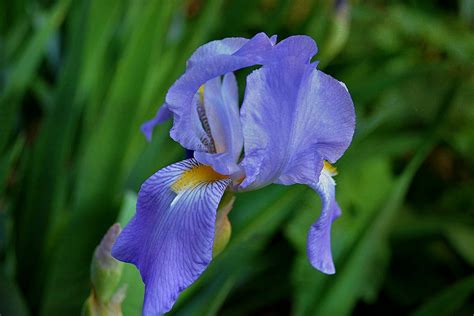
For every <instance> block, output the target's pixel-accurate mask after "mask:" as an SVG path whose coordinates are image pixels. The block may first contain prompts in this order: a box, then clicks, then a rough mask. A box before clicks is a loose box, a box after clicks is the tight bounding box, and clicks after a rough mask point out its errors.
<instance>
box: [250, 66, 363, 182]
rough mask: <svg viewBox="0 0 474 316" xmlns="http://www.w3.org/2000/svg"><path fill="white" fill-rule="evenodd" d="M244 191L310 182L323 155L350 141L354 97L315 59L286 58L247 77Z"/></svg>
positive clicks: (332, 156) (334, 155)
mask: <svg viewBox="0 0 474 316" xmlns="http://www.w3.org/2000/svg"><path fill="white" fill-rule="evenodd" d="M241 121H242V129H243V134H244V149H245V157H244V159H243V161H242V166H243V168H244V169H245V173H246V176H247V177H246V179H245V180H244V181H243V182H242V184H241V188H242V189H244V190H249V189H256V188H260V187H263V186H265V185H268V184H270V183H280V184H286V185H289V184H294V183H301V184H308V185H310V184H312V183H314V182H315V180H316V179H318V178H319V175H320V172H321V169H322V167H323V160H329V161H331V162H334V161H336V160H337V159H338V158H339V157H340V156H341V155H342V154H343V153H344V151H345V150H346V149H347V147H348V146H349V144H350V142H351V139H352V135H353V133H354V126H355V115H354V106H353V103H352V100H351V97H350V95H349V93H348V92H347V90H346V89H345V87H344V86H343V85H342V84H341V83H340V82H339V81H337V80H335V79H334V78H332V77H330V76H328V75H326V74H324V73H323V72H321V71H319V70H317V69H316V68H315V65H314V64H302V63H298V62H294V61H293V62H292V61H286V62H281V63H280V64H279V65H272V66H265V67H262V68H261V69H259V70H256V71H254V72H253V73H252V74H250V75H249V76H248V77H247V87H246V94H245V99H244V102H243V105H242V108H241Z"/></svg>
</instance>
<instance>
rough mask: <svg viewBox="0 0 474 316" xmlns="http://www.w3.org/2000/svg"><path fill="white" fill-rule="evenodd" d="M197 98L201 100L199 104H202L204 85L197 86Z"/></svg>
mask: <svg viewBox="0 0 474 316" xmlns="http://www.w3.org/2000/svg"><path fill="white" fill-rule="evenodd" d="M199 99H200V100H201V104H204V85H201V86H200V87H199Z"/></svg>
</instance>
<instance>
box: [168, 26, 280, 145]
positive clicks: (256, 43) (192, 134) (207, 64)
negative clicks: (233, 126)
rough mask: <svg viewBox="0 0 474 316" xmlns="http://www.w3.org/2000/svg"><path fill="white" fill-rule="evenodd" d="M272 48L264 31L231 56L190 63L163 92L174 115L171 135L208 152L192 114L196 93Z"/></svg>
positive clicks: (203, 132)
mask: <svg viewBox="0 0 474 316" xmlns="http://www.w3.org/2000/svg"><path fill="white" fill-rule="evenodd" d="M272 47H273V46H272V43H271V41H270V39H269V38H268V37H267V36H266V35H265V34H264V33H259V34H257V35H255V36H254V37H253V38H252V39H250V40H248V41H247V42H246V43H245V44H244V45H243V46H242V47H241V48H240V49H239V50H237V51H236V52H234V53H233V54H232V55H227V54H217V55H210V56H208V57H203V58H200V59H198V60H199V62H195V63H192V67H190V68H188V69H187V70H186V72H185V73H184V75H182V76H181V78H179V79H178V80H177V81H176V82H175V83H174V84H173V86H172V87H171V88H170V89H169V91H168V94H167V95H166V103H167V104H168V106H169V109H170V110H171V111H172V112H173V114H174V123H173V128H172V129H171V131H170V135H171V138H173V139H174V140H176V141H177V142H179V143H180V144H181V145H182V146H183V147H185V148H187V149H191V150H196V151H202V152H207V151H208V148H207V146H206V144H203V141H202V140H203V139H206V137H207V135H206V131H205V130H204V129H203V128H195V127H196V126H197V124H196V123H195V122H194V121H193V117H192V115H193V112H195V111H196V110H195V108H194V107H193V105H194V102H193V100H194V98H195V95H196V92H197V91H198V89H199V88H200V87H201V85H203V84H205V83H206V82H208V81H209V80H211V79H214V78H216V77H219V76H222V75H224V74H226V73H229V72H233V71H235V70H238V69H241V68H244V67H249V66H252V65H255V64H258V63H259V62H262V61H263V57H261V56H259V55H260V54H262V53H263V52H265V53H267V52H270V51H271V50H272Z"/></svg>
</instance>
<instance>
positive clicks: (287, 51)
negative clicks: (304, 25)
mask: <svg viewBox="0 0 474 316" xmlns="http://www.w3.org/2000/svg"><path fill="white" fill-rule="evenodd" d="M317 52H318V47H317V45H316V42H315V41H314V40H313V39H312V38H311V37H309V36H306V35H295V36H290V37H288V38H286V39H284V40H283V41H281V42H279V43H278V44H277V45H276V46H275V49H274V51H273V52H272V54H271V56H270V58H269V59H270V60H272V61H273V62H277V63H278V62H281V61H282V60H285V59H286V60H288V59H294V60H297V61H300V62H303V63H309V62H310V60H311V58H312V57H313V56H314V55H316V53H317Z"/></svg>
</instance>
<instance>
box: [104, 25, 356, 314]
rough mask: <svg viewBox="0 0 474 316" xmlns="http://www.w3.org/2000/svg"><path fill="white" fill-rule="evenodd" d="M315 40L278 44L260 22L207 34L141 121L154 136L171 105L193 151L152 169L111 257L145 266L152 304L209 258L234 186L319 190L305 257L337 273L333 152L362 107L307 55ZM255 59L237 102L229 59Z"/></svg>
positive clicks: (340, 149)
mask: <svg viewBox="0 0 474 316" xmlns="http://www.w3.org/2000/svg"><path fill="white" fill-rule="evenodd" d="M316 52H317V48H316V44H315V42H314V41H313V40H312V39H311V38H309V37H307V36H292V37H289V38H287V39H285V40H283V41H281V42H280V43H278V44H276V37H272V38H268V37H267V35H265V34H264V33H260V34H257V35H256V36H254V37H253V38H251V39H244V38H227V39H224V40H220V41H213V42H210V43H208V44H206V45H203V46H201V47H200V48H198V49H197V50H196V52H195V53H194V54H193V55H192V56H191V58H190V59H189V61H188V63H187V68H186V71H185V73H184V74H183V75H182V76H181V78H179V79H178V80H177V81H176V82H175V83H174V85H173V86H172V87H171V88H170V90H169V91H168V94H167V96H166V102H165V104H164V105H163V106H162V107H161V109H160V110H159V111H158V113H157V115H156V117H155V118H154V119H152V120H151V121H149V122H147V123H145V124H144V125H143V126H142V131H143V132H144V133H145V135H146V136H147V137H148V138H150V137H151V134H152V130H153V127H154V126H155V125H156V124H158V123H161V122H163V121H164V120H166V119H168V118H171V117H173V128H172V129H171V132H170V134H171V137H172V138H173V139H174V140H176V141H177V142H179V143H180V144H181V145H182V146H183V147H184V148H186V149H188V150H193V151H194V158H192V159H187V160H184V161H181V162H178V163H175V164H173V165H171V166H168V167H166V168H164V169H161V170H160V171H158V172H157V173H155V174H154V175H153V176H151V177H150V178H149V179H148V180H147V181H145V183H144V184H143V185H142V187H141V189H140V192H139V195H138V202H137V213H136V215H135V217H134V218H133V219H132V220H131V221H130V223H129V224H128V225H127V226H126V227H125V229H124V230H123V232H122V233H121V235H120V236H119V238H118V240H117V242H116V244H115V246H114V248H113V255H114V257H116V258H117V259H119V260H121V261H125V262H130V263H133V264H135V265H136V266H137V267H138V269H139V270H140V273H141V276H142V279H143V281H144V283H145V287H146V291H145V292H146V293H145V301H144V306H143V313H144V314H145V315H156V314H163V313H165V312H167V311H169V310H170V309H171V307H172V306H173V304H174V302H175V301H176V299H177V296H178V295H179V293H180V292H181V291H183V290H184V289H185V288H187V287H188V286H189V285H191V284H192V283H193V282H194V281H195V280H196V279H197V278H198V277H199V276H200V274H201V273H202V272H203V271H204V270H205V269H206V267H207V266H208V265H209V263H210V261H211V259H212V248H213V242H214V234H215V222H216V210H217V207H218V204H219V201H220V199H221V197H222V195H223V193H224V191H225V190H226V189H228V190H234V191H238V192H242V191H248V190H255V189H258V188H261V187H263V186H266V185H269V184H271V183H279V184H285V185H290V184H295V183H299V184H306V185H308V186H310V187H311V188H313V189H314V190H315V191H317V192H318V193H319V194H320V196H321V199H322V202H323V203H322V204H323V210H322V212H321V216H320V218H319V219H318V220H317V221H316V222H315V223H314V224H313V225H312V226H311V228H310V231H309V233H308V247H307V252H308V257H309V260H310V262H311V264H312V265H313V266H314V267H315V268H316V269H318V270H320V271H322V272H324V273H328V274H332V273H335V268H334V263H333V260H332V255H331V245H330V230H331V223H332V221H333V220H334V219H335V218H337V217H338V216H339V215H340V214H341V211H340V208H339V206H338V204H337V202H336V200H335V182H334V180H333V178H332V177H333V176H334V175H335V174H336V170H335V168H334V167H332V166H331V164H330V163H334V162H336V161H337V160H338V159H339V158H340V157H341V156H342V155H343V153H344V151H345V150H346V149H347V147H348V146H349V144H350V142H351V139H352V135H353V133H354V125H355V114H354V106H353V103H352V100H351V97H350V95H349V92H348V91H347V88H346V87H345V85H344V84H343V83H341V82H339V81H337V80H335V79H334V78H332V77H330V76H328V75H326V74H324V73H323V72H321V71H319V70H318V69H317V64H316V63H311V62H310V61H311V58H312V57H313V56H314V55H315V54H316ZM253 65H261V68H259V69H258V70H255V71H253V72H252V73H251V74H250V75H249V76H248V77H247V85H246V90H245V96H244V100H243V103H242V106H241V107H240V108H239V102H238V92H237V90H238V89H237V82H236V79H235V76H234V74H233V71H236V70H238V69H241V68H244V67H249V66H253ZM242 152H244V153H245V154H244V155H243V157H242Z"/></svg>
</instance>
